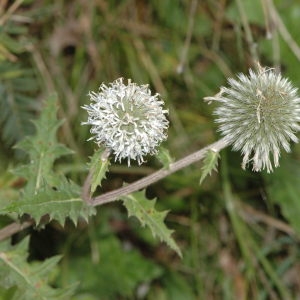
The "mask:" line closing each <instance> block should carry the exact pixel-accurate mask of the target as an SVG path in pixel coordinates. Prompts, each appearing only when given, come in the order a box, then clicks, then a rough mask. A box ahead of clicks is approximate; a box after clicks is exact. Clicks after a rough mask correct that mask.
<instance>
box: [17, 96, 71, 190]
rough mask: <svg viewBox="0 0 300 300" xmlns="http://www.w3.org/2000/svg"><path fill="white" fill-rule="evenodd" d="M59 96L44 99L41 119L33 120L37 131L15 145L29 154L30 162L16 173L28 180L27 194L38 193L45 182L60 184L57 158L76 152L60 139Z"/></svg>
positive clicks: (53, 184)
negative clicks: (55, 168) (56, 172)
mask: <svg viewBox="0 0 300 300" xmlns="http://www.w3.org/2000/svg"><path fill="white" fill-rule="evenodd" d="M56 113H57V98H56V96H51V97H49V98H48V99H47V101H46V102H45V106H44V108H43V111H42V113H41V116H40V118H39V119H38V120H36V121H35V122H34V125H35V127H36V134H35V135H33V136H27V137H25V138H24V139H23V140H22V141H20V142H19V143H18V144H17V145H16V146H15V147H16V148H19V149H21V150H23V151H25V152H27V153H28V154H29V161H30V163H29V164H26V165H23V166H21V167H19V168H17V169H15V170H14V173H15V174H17V175H19V176H21V177H24V178H25V179H27V185H26V188H25V191H24V192H25V193H28V194H31V195H32V194H36V193H37V191H38V189H39V188H41V187H42V185H43V183H44V182H47V184H48V185H50V186H53V187H54V186H56V185H57V184H59V180H58V179H57V175H56V174H55V173H54V171H53V164H54V161H55V160H56V159H57V158H59V157H61V156H63V155H67V154H71V153H73V151H71V150H69V149H68V148H66V147H65V146H64V145H62V144H60V143H58V142H57V139H56V131H57V129H58V128H59V127H60V125H61V124H62V121H58V120H57V118H56Z"/></svg>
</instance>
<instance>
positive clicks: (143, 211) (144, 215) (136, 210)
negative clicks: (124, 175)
mask: <svg viewBox="0 0 300 300" xmlns="http://www.w3.org/2000/svg"><path fill="white" fill-rule="evenodd" d="M121 199H122V200H123V201H124V205H125V207H126V208H127V211H128V216H129V217H131V216H135V217H136V218H137V219H138V220H139V221H140V222H141V224H142V226H145V225H146V226H148V227H149V228H150V230H151V232H152V234H153V236H154V237H156V236H157V237H158V238H159V239H160V240H161V241H164V242H165V243H166V244H167V245H168V246H169V247H170V248H171V249H173V250H174V251H176V252H177V254H178V255H179V256H180V257H181V256H182V254H181V251H180V249H179V247H178V246H177V244H176V243H175V241H174V239H173V238H172V237H171V235H172V233H173V230H170V229H168V228H167V226H166V225H165V223H164V219H165V217H166V215H167V213H168V212H167V211H157V210H156V209H155V207H154V206H155V203H156V199H153V200H148V199H147V198H146V196H145V191H141V192H136V193H133V194H130V195H127V196H123V197H122V198H121Z"/></svg>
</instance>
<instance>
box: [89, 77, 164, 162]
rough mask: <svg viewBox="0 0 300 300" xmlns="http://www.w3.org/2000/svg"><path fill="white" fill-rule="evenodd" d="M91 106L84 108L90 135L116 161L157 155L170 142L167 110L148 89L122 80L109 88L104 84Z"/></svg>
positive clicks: (145, 86) (94, 93) (94, 96)
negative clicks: (164, 142)
mask: <svg viewBox="0 0 300 300" xmlns="http://www.w3.org/2000/svg"><path fill="white" fill-rule="evenodd" d="M89 96H90V100H91V102H92V103H91V104H89V105H84V106H83V108H84V109H85V110H86V111H87V112H88V120H87V122H84V123H83V124H88V125H91V126H92V127H91V130H90V132H91V133H92V134H93V136H92V137H91V138H90V140H91V139H93V140H95V142H96V143H97V144H99V145H104V146H105V147H106V148H107V149H108V150H109V151H111V152H112V153H113V154H114V155H115V160H119V161H121V160H122V159H127V161H128V165H130V160H131V159H132V160H137V161H138V163H139V164H141V163H142V162H144V156H145V155H147V154H150V155H153V154H155V153H156V152H157V147H158V146H159V144H160V143H161V142H162V141H163V140H165V139H166V138H167V134H166V129H167V128H168V125H169V122H168V120H167V118H166V114H167V113H168V111H167V110H165V109H163V105H164V102H163V101H162V100H161V98H160V95H159V94H155V95H151V91H150V89H149V88H148V85H137V84H135V83H133V82H131V80H130V79H129V80H128V81H127V84H125V83H123V78H119V79H117V80H115V81H114V82H112V83H110V84H109V85H105V84H104V83H102V84H101V86H100V88H99V92H90V93H89Z"/></svg>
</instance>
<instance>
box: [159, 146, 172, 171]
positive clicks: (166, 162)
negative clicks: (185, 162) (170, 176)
mask: <svg viewBox="0 0 300 300" xmlns="http://www.w3.org/2000/svg"><path fill="white" fill-rule="evenodd" d="M156 157H157V159H158V160H159V161H160V162H161V163H162V165H163V166H164V168H165V169H168V168H169V166H170V164H171V163H172V162H173V161H174V159H173V158H172V157H171V155H170V152H169V150H168V149H166V148H164V147H160V149H159V152H158V154H157V155H156Z"/></svg>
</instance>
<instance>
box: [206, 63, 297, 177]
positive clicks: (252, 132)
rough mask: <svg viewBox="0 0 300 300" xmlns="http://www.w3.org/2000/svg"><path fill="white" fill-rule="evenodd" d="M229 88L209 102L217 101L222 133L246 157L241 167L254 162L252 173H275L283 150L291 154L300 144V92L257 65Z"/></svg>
mask: <svg viewBox="0 0 300 300" xmlns="http://www.w3.org/2000/svg"><path fill="white" fill-rule="evenodd" d="M228 84H229V87H221V90H220V92H219V93H218V94H217V95H215V96H213V97H206V98H205V99H206V100H208V101H218V102H219V103H220V105H219V107H218V108H217V109H216V110H215V115H216V116H217V119H216V122H217V123H218V124H219V131H220V132H221V134H222V135H223V136H224V138H225V140H226V141H227V142H228V144H232V145H233V149H234V150H241V151H242V154H243V156H244V157H243V162H242V167H243V168H244V169H245V167H246V165H247V164H248V163H252V165H253V167H252V169H253V171H261V170H264V169H266V170H267V172H268V173H269V172H271V171H272V170H273V166H272V162H271V157H273V163H274V167H278V165H279V156H280V148H281V147H282V148H283V149H284V150H285V151H287V152H289V151H290V141H293V142H298V138H297V137H296V135H295V133H296V132H297V131H298V130H299V128H300V127H299V124H298V122H299V121H300V98H299V97H298V95H297V89H296V88H294V87H293V86H292V84H291V83H290V82H289V81H288V79H286V78H283V77H282V76H281V74H280V73H277V72H275V70H274V69H267V68H262V67H260V66H258V70H257V71H253V70H250V71H249V75H248V76H247V75H244V74H239V75H238V78H237V79H233V78H230V79H229V80H228Z"/></svg>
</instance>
